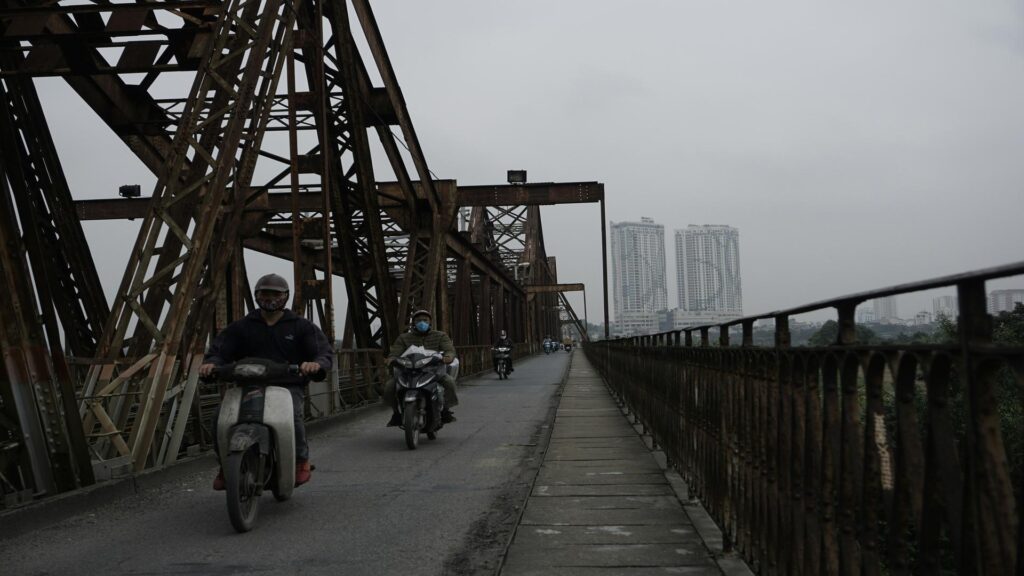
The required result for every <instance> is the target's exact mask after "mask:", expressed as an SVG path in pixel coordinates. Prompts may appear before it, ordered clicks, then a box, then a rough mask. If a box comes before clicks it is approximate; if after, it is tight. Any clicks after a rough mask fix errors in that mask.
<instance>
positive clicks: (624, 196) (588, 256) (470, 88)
mask: <svg viewBox="0 0 1024 576" xmlns="http://www.w3.org/2000/svg"><path fill="white" fill-rule="evenodd" d="M373 6H374V8H375V12H376V15H377V19H378V22H379V25H380V28H381V31H382V34H383V36H384V39H385V43H386V45H387V48H388V51H389V53H390V55H391V59H392V62H393V64H394V66H395V68H396V70H397V74H398V78H399V82H400V84H401V86H402V89H403V90H404V92H405V96H406V100H407V102H408V105H409V109H410V112H411V114H412V118H413V121H414V123H415V125H416V128H417V132H418V134H419V137H420V141H421V144H422V146H423V148H424V150H425V153H426V157H427V160H428V162H429V163H430V167H431V169H432V170H433V172H434V173H435V174H436V175H437V176H438V177H441V178H454V179H457V180H458V181H459V183H461V184H486V183H500V182H503V181H504V179H505V170H507V169H510V168H523V169H526V170H528V171H529V178H530V180H531V181H534V182H541V181H578V180H597V181H601V182H603V183H604V184H605V190H606V193H607V198H608V200H607V202H608V207H607V209H608V218H609V219H610V220H614V221H623V220H638V219H639V218H640V217H641V216H651V217H653V218H654V219H655V220H656V221H657V222H659V223H662V224H664V225H665V229H666V241H667V243H668V246H667V250H666V256H667V259H668V278H669V286H668V294H669V304H670V306H675V305H676V304H677V301H676V291H675V281H674V278H675V266H674V263H673V259H674V244H673V242H672V235H673V230H674V229H676V228H682V227H685V226H686V225H688V224H705V223H707V224H728V225H731V226H735V227H737V228H739V230H740V250H741V263H742V276H743V292H744V310H745V312H747V313H751V314H753V313H761V312H766V311H770V310H775V309H780V308H784V307H788V306H794V305H798V304H802V303H806V302H810V301H815V300H819V299H824V298H828V297H832V296H839V295H843V294H847V293H851V292H856V291H861V290H866V289H871V288H879V287H883V286H888V285H892V284H897V283H902V282H907V281H913V280H920V279H924V278H929V277H933V276H939V275H944V274H950V273H955V272H961V271H966V270H970V269H975V268H981V267H987V266H992V265H997V264H1004V263H1008V262H1012V261H1017V260H1022V259H1024V254H1022V250H1021V248H1022V246H1024V227H1022V226H1021V224H1020V219H1021V216H1022V214H1024V4H1021V3H1020V2H1018V1H1002V0H985V1H982V2H962V1H948V0H940V1H935V0H913V1H910V0H907V1H903V2H876V1H870V2H857V3H841V4H840V3H831V2H810V1H807V2H792V1H779V0H774V1H764V0H760V1H757V2H752V1H751V2H747V1H733V2H718V1H710V0H707V1H667V0H666V1H643V2H641V1H635V2H608V1H597V0H578V1H564V0H559V1H557V2H552V1H550V0H548V1H543V2H542V1H516V2H507V1H505V2H501V1H496V0H495V1H482V0H462V1H450V0H431V1H429V2H408V1H398V0H390V1H381V0H378V1H376V2H374V3H373ZM40 86H41V90H42V91H43V92H44V100H45V104H46V105H47V110H48V113H49V114H50V118H51V125H52V126H53V130H54V132H55V134H56V136H57V138H58V147H59V148H60V149H61V152H62V155H63V162H64V166H65V170H66V172H67V173H68V177H69V180H70V181H71V183H72V188H73V189H74V190H75V191H76V197H90V196H92V197H105V196H110V195H111V194H112V193H113V192H114V191H115V190H116V187H117V185H118V184H121V183H127V182H130V181H143V182H146V181H147V180H146V179H147V178H149V177H148V175H147V173H146V171H145V170H144V169H142V168H141V166H140V165H139V164H138V162H137V161H135V160H134V159H133V158H132V157H131V155H130V154H128V153H127V151H126V150H125V148H124V146H123V145H122V144H121V143H120V142H119V141H118V140H117V139H116V138H114V137H113V135H112V134H109V130H106V129H105V128H103V127H101V126H99V124H98V123H97V124H96V128H95V133H96V134H97V137H96V138H91V139H90V140H84V139H82V138H80V137H79V135H80V132H78V133H76V131H81V130H83V129H85V128H87V126H86V125H85V124H83V122H86V121H84V120H79V119H77V118H76V115H78V117H79V118H80V115H82V114H85V115H89V114H91V113H90V112H88V111H87V109H86V108H85V107H84V106H82V105H80V104H77V103H76V102H74V101H73V100H74V98H73V95H69V93H68V92H67V91H66V89H65V88H64V87H63V86H61V84H60V81H58V80H46V81H43V82H41V83H40ZM60 118H64V119H65V120H66V121H65V123H64V124H63V125H62V126H61V125H57V122H56V121H55V120H59V119H60ZM89 130H90V134H92V133H93V128H89ZM100 151H102V154H100V153H99V152H100ZM150 186H151V184H150ZM144 187H145V186H144ZM598 220H599V213H598V210H597V207H596V206H573V207H561V208H545V209H544V212H543V222H544V234H545V239H546V241H547V249H548V253H549V254H550V255H554V256H557V257H558V262H559V276H560V279H561V280H562V281H566V282H577V281H579V282H585V283H586V284H587V286H588V299H589V301H588V307H589V312H590V316H591V319H592V320H594V319H596V318H597V317H598V316H599V309H600V305H599V303H600V297H601V291H600V281H601V268H600V255H599V249H600V228H599V227H598V226H599V225H600V224H599V222H598ZM129 228H131V227H127V228H126V227H124V226H121V225H118V226H112V225H104V226H98V225H96V224H89V225H87V233H88V234H89V235H90V242H91V243H92V242H93V240H94V239H100V240H97V243H99V242H108V243H109V242H111V241H112V237H113V236H116V235H117V234H115V233H114V232H115V231H116V230H121V229H125V230H128V229H129ZM118 234H121V235H125V236H128V237H125V238H120V239H119V240H117V241H116V242H114V243H116V244H118V246H112V247H110V248H109V249H103V250H102V251H101V252H99V253H96V257H97V259H98V260H99V261H101V269H102V270H106V271H107V272H108V273H109V274H110V275H116V278H112V279H111V280H110V281H109V282H108V286H113V285H116V283H117V281H119V280H120V273H121V272H122V271H123V266H124V259H125V258H126V254H127V249H128V247H129V246H130V244H131V243H132V242H133V241H134V234H132V233H130V230H128V232H119V233H118ZM95 245H96V244H94V252H96V250H97V249H96V248H95ZM118 250H120V251H121V252H123V253H124V254H123V255H121V254H118V253H117V252H118ZM1007 284H1009V285H1019V286H1022V287H1024V280H1021V279H1017V280H1015V281H1011V282H1009V283H1006V282H1004V283H1002V284H1000V287H1002V286H1005V285H1007ZM576 305H577V307H578V308H582V305H581V302H579V300H578V298H577V304H576ZM925 306H927V307H928V308H930V301H927V302H926V299H925V298H924V297H921V298H918V299H917V300H914V299H907V300H905V303H901V310H900V312H901V315H903V316H912V315H913V312H916V311H917V310H920V309H923V308H924V307H925ZM580 312H582V310H580Z"/></svg>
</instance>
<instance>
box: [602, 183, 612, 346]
mask: <svg viewBox="0 0 1024 576" xmlns="http://www.w3.org/2000/svg"><path fill="white" fill-rule="evenodd" d="M607 226H608V222H607V221H606V220H605V215H604V197H602V198H601V281H602V282H603V283H604V284H603V285H604V339H605V340H607V339H608V338H609V336H608V330H609V329H610V326H609V324H608V230H607Z"/></svg>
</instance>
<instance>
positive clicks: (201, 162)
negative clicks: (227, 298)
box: [90, 0, 294, 470]
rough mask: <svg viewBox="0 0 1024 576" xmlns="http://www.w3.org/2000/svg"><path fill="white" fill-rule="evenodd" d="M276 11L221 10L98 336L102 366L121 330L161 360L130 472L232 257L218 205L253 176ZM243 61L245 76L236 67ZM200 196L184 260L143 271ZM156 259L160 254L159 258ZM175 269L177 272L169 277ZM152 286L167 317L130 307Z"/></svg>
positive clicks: (229, 228)
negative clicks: (150, 343)
mask: <svg viewBox="0 0 1024 576" xmlns="http://www.w3.org/2000/svg"><path fill="white" fill-rule="evenodd" d="M280 8H281V6H280V2H278V1H277V0H270V1H267V2H263V3H260V4H259V5H258V7H257V4H254V3H253V0H235V1H234V2H230V3H229V4H228V5H226V6H225V13H224V15H223V16H222V17H221V20H220V21H219V23H218V28H217V31H216V39H215V41H214V42H213V43H212V44H211V52H210V53H211V54H212V55H213V57H212V59H211V62H210V64H209V66H208V67H207V68H204V69H203V72H202V73H200V74H199V75H198V76H197V78H196V81H195V83H194V85H193V94H194V95H195V98H194V99H193V100H192V101H191V102H190V103H189V108H188V109H187V110H186V112H185V113H184V114H183V118H185V119H186V120H185V122H184V123H183V124H182V125H181V126H179V131H178V133H177V136H176V138H175V146H174V148H173V152H172V154H171V155H170V157H169V158H168V169H167V171H166V173H165V175H164V176H163V178H161V181H160V183H159V184H158V186H157V189H156V192H155V193H154V197H153V200H152V205H151V207H150V211H149V213H148V214H147V216H146V219H145V222H144V224H143V227H142V229H141V230H140V233H139V237H140V240H141V239H145V240H143V241H142V242H141V243H140V246H142V247H144V248H143V249H142V250H140V251H138V252H136V253H135V254H133V258H132V263H131V264H130V265H129V267H128V269H127V271H126V276H125V282H124V283H123V284H122V285H123V286H124V287H125V288H126V289H125V290H124V291H123V292H122V293H119V295H118V299H117V301H116V303H115V306H114V308H113V311H112V314H111V316H112V318H115V319H116V320H115V321H113V322H112V323H109V324H108V328H109V330H108V331H107V332H106V333H105V334H104V346H102V347H101V350H105V351H108V352H107V353H108V354H112V356H110V357H109V360H113V359H115V358H116V357H117V356H119V355H120V351H121V349H122V345H123V342H124V341H125V339H126V336H127V332H128V330H129V329H132V330H133V335H134V334H136V333H138V334H140V335H141V334H146V335H147V336H148V337H149V338H152V339H153V340H154V341H155V344H156V350H158V351H159V355H158V356H157V357H156V358H154V359H153V360H152V361H151V363H149V367H148V373H147V376H146V380H147V382H148V386H146V387H145V388H144V389H145V390H146V391H147V395H146V397H145V398H144V400H143V402H142V405H141V406H140V408H139V415H138V417H137V421H136V423H135V426H134V427H133V428H132V430H131V434H130V445H131V449H132V458H133V464H134V467H135V468H136V470H141V469H142V468H144V467H146V466H147V465H148V461H149V455H150V448H151V447H152V442H153V437H154V434H155V431H156V427H157V425H158V422H159V419H160V413H161V411H162V409H163V400H164V395H165V394H166V391H167V389H168V388H169V386H170V384H171V381H172V380H173V379H174V378H175V376H176V374H177V373H178V368H179V366H178V364H177V361H178V359H179V358H182V359H184V357H185V355H184V354H182V351H183V350H185V351H192V350H193V349H195V348H196V347H197V344H198V343H197V342H194V341H191V339H183V337H184V336H185V335H186V333H187V332H189V330H188V329H189V328H192V329H193V330H192V331H191V334H190V336H198V334H199V333H201V331H198V330H196V329H195V327H196V326H197V325H200V324H203V323H204V315H205V314H210V313H212V306H211V304H212V302H213V301H214V299H215V295H216V293H217V291H218V288H219V287H221V286H223V281H224V277H223V273H222V271H223V270H224V267H225V266H226V264H227V260H228V258H229V257H230V255H231V252H232V251H231V247H232V246H233V245H234V242H233V238H234V234H237V226H238V223H239V222H240V219H241V212H240V211H236V212H235V213H232V214H229V216H228V217H227V218H226V219H225V221H224V222H220V212H219V206H221V205H222V204H224V203H225V200H228V202H226V203H227V204H235V203H240V202H239V199H237V198H235V199H232V198H230V196H229V188H228V187H227V183H228V181H229V179H230V180H231V181H233V183H234V185H235V186H234V187H233V188H232V189H234V190H245V189H246V188H247V186H248V184H249V181H250V180H251V178H252V167H253V166H254V163H255V160H256V155H257V153H258V151H259V143H260V140H261V138H262V134H263V128H264V127H265V124H266V117H267V115H268V113H269V107H270V106H269V105H270V103H271V100H270V99H269V98H267V95H268V94H270V93H273V92H274V91H275V89H276V85H277V80H278V78H279V75H280V71H281V68H282V66H283V62H284V59H283V48H284V46H285V45H286V43H287V38H288V37H289V36H290V34H291V29H292V24H291V22H292V18H294V11H292V10H283V11H281V12H280V14H279V10H280ZM228 15H230V18H229V17H228ZM236 19H237V21H243V22H246V23H247V26H245V27H237V28H236V26H235V22H236ZM225 50H229V51H237V52H238V54H239V55H241V56H242V57H241V58H232V59H222V58H218V57H217V56H218V55H220V54H223V53H224V51H225ZM245 56H248V58H245ZM242 62H244V63H245V66H244V67H243V66H240V64H241V63H242ZM263 70H270V71H272V74H270V75H264V74H262V72H263ZM229 83H230V84H229ZM207 105H209V106H211V110H212V111H213V113H214V114H217V115H218V116H215V118H221V119H222V120H221V121H220V122H217V121H206V119H204V118H203V115H204V114H203V111H204V107H205V106H207ZM241 111H245V113H244V114H243V113H242V112H241ZM243 141H244V143H243ZM188 155H191V158H192V160H193V163H192V165H191V166H190V167H189V170H188V174H187V176H186V178H185V179H182V178H181V177H180V175H181V171H182V169H183V165H182V163H181V162H178V161H177V159H178V158H184V157H186V156H188ZM201 192H202V193H203V194H202V195H201V201H200V202H199V207H198V208H197V210H196V212H195V214H194V217H195V220H196V224H195V229H194V230H193V232H192V233H191V234H190V235H189V238H188V247H187V248H186V250H185V252H184V254H183V255H181V256H177V259H176V260H175V262H176V263H177V264H176V265H175V266H174V267H173V268H172V267H165V268H163V269H160V268H157V269H156V270H151V269H150V264H151V261H152V259H153V256H154V255H155V252H156V250H155V249H156V248H157V247H158V246H160V247H161V248H166V246H161V243H160V238H161V237H162V236H163V235H164V233H165V232H166V236H167V237H168V238H177V239H178V240H179V242H183V241H184V238H183V235H184V231H183V230H182V229H181V228H180V227H177V226H176V225H175V224H174V222H173V221H171V220H169V219H168V217H167V212H168V210H170V209H171V208H172V207H173V206H174V205H175V204H177V203H178V202H179V201H181V200H182V199H183V198H190V197H193V196H196V195H199V194H200V193H201ZM232 200H234V201H232ZM215 233H218V234H217V236H218V237H219V239H220V240H221V242H220V243H219V244H220V248H219V250H218V251H217V252H216V253H215V254H213V255H211V254H210V253H209V252H210V249H211V247H212V246H213V239H214V237H215ZM160 256H161V257H165V256H167V254H166V253H165V251H161V252H160ZM172 256H174V255H172ZM211 256H212V257H211ZM179 265H180V266H181V271H180V273H175V272H176V269H177V268H178V266H179ZM172 274H174V276H173V277H171V275H172ZM160 282H163V283H168V282H173V283H174V284H175V285H176V289H175V290H174V296H173V298H172V300H171V301H170V307H169V309H167V314H166V315H154V314H148V313H146V311H145V309H144V308H142V307H139V305H138V304H137V302H138V300H139V298H140V297H142V296H143V295H145V296H146V297H147V299H148V297H149V296H150V295H151V293H149V292H148V291H149V289H150V287H152V286H155V285H156V284H157V283H160ZM200 285H203V286H204V288H205V289H206V292H205V293H204V294H203V295H201V296H200V297H199V298H198V299H197V298H194V297H193V296H194V295H195V294H196V292H197V290H198V288H199V286H200ZM205 317H206V318H212V316H205ZM161 318H163V320H161ZM185 340H189V341H185ZM182 368H184V369H187V368H188V367H187V366H183V367H182ZM108 374H109V371H108V370H106V369H105V367H104V365H96V366H94V367H93V369H92V370H91V374H90V379H91V380H93V381H98V384H99V385H101V386H102V385H104V384H106V383H107V382H106V381H109V375H108ZM95 406H99V403H97V404H95V405H94V407H95ZM108 407H109V405H108ZM108 412H109V410H108Z"/></svg>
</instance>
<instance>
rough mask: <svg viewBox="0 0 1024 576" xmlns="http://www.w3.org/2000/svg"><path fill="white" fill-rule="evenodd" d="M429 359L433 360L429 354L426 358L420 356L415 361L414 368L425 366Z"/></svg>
mask: <svg viewBox="0 0 1024 576" xmlns="http://www.w3.org/2000/svg"><path fill="white" fill-rule="evenodd" d="M431 360H433V358H431V357H430V356H427V357H426V358H421V359H420V360H417V361H416V365H415V368H425V367H426V366H427V364H430V361H431Z"/></svg>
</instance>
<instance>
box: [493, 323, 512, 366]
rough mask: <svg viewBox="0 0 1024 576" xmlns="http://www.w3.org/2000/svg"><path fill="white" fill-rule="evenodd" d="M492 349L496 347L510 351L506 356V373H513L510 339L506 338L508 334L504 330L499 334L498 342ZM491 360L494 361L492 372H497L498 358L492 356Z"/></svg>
mask: <svg viewBox="0 0 1024 576" xmlns="http://www.w3.org/2000/svg"><path fill="white" fill-rule="evenodd" d="M494 347H495V348H498V347H508V348H509V349H510V353H509V355H508V371H509V373H510V374H511V373H512V372H515V369H514V368H512V354H511V348H512V339H511V338H509V337H508V334H507V333H506V332H505V331H504V330H502V331H501V334H499V335H498V341H497V342H495V343H494ZM491 359H492V360H493V361H494V371H495V372H497V371H498V356H497V355H494V354H492V355H491Z"/></svg>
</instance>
